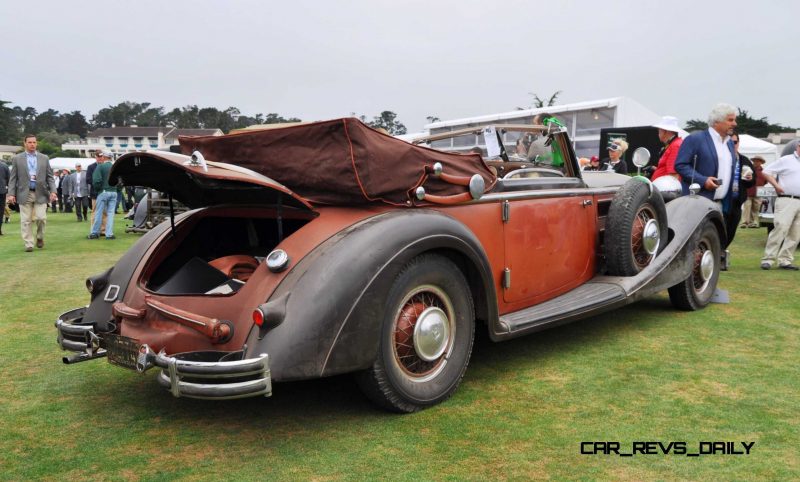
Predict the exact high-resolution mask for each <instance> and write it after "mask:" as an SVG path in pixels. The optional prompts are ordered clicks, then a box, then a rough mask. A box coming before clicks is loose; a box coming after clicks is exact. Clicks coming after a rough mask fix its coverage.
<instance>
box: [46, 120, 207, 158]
mask: <svg viewBox="0 0 800 482" xmlns="http://www.w3.org/2000/svg"><path fill="white" fill-rule="evenodd" d="M221 135H222V131H221V130H220V129H178V128H175V127H103V128H100V129H95V130H93V131H92V132H90V133H88V134H87V135H86V139H85V140H84V139H81V140H77V141H68V142H66V143H64V144H62V145H61V150H62V151H66V150H70V151H78V152H80V154H81V155H82V156H85V157H92V156H93V155H94V152H95V151H97V150H101V149H108V150H110V151H111V152H113V153H114V154H115V157H116V156H119V155H122V154H125V153H127V152H133V151H144V150H147V149H162V150H169V148H170V146H175V145H178V136H221Z"/></svg>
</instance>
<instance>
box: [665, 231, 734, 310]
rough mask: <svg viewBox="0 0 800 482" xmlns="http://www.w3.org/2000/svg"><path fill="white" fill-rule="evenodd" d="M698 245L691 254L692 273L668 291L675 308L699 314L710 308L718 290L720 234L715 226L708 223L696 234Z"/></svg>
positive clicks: (720, 249) (720, 250)
mask: <svg viewBox="0 0 800 482" xmlns="http://www.w3.org/2000/svg"><path fill="white" fill-rule="evenodd" d="M696 239H697V241H696V244H695V246H694V248H693V249H692V251H691V252H690V253H689V254H690V255H691V260H692V271H691V273H689V276H688V277H687V278H686V279H685V280H683V281H681V282H680V283H678V284H676V285H674V286H671V287H670V288H669V299H670V301H672V304H673V305H675V307H676V308H680V309H682V310H688V311H693V310H699V309H700V308H703V307H704V306H706V305H708V303H709V302H710V301H711V297H712V296H713V294H714V291H715V290H716V288H717V281H718V280H719V271H720V254H721V252H722V247H721V245H720V240H719V233H718V232H717V230H716V228H715V227H714V226H713V225H712V223H710V222H707V223H706V224H705V225H704V226H702V227H701V228H700V230H699V232H698V233H697V238H696Z"/></svg>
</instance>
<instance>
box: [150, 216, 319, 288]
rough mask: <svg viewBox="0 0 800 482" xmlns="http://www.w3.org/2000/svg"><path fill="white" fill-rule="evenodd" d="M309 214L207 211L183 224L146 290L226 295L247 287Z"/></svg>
mask: <svg viewBox="0 0 800 482" xmlns="http://www.w3.org/2000/svg"><path fill="white" fill-rule="evenodd" d="M309 221H310V220H309V219H291V218H290V219H286V218H284V219H282V221H281V222H280V225H281V226H280V229H279V226H278V224H279V222H278V220H277V219H274V218H271V217H263V218H260V217H253V216H241V217H235V216H222V215H220V216H205V217H202V218H201V219H199V220H198V221H197V222H195V223H192V224H191V225H189V226H181V227H180V228H179V229H178V233H177V236H176V238H175V239H172V240H168V241H167V242H165V243H164V245H163V246H160V247H159V250H164V251H167V250H171V252H170V253H169V254H166V255H164V254H161V255H159V254H158V253H157V254H156V256H155V258H156V259H162V261H161V262H160V263H158V265H157V266H152V267H149V268H148V269H147V272H146V273H145V280H146V283H145V286H146V287H147V289H149V290H151V291H154V292H156V293H160V294H170V295H172V294H185V295H192V294H195V295H196V294H212V293H216V294H228V293H231V292H235V291H237V290H238V289H239V288H240V287H241V286H243V285H244V284H245V283H246V282H247V279H248V278H249V275H250V274H251V273H252V272H253V271H254V270H255V266H257V264H259V263H261V262H263V260H264V258H265V257H266V256H267V255H268V254H269V253H270V251H272V250H273V249H274V248H275V246H277V245H278V243H279V231H282V236H283V238H284V239H285V238H287V237H289V236H291V235H292V233H294V232H295V231H297V230H298V229H300V228H301V227H302V226H303V225H305V224H306V223H308V222H309Z"/></svg>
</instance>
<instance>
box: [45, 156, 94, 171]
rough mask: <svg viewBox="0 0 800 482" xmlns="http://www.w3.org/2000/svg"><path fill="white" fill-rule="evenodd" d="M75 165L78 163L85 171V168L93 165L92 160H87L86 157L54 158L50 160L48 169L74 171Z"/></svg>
mask: <svg viewBox="0 0 800 482" xmlns="http://www.w3.org/2000/svg"><path fill="white" fill-rule="evenodd" d="M77 163H80V165H81V167H82V168H83V170H84V171H85V170H86V168H87V167H89V164H94V159H89V158H88V157H54V158H52V159H50V167H52V168H53V170H54V171H56V170H59V169H67V170H68V171H74V170H75V164H77Z"/></svg>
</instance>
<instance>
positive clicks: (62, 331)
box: [56, 306, 106, 364]
mask: <svg viewBox="0 0 800 482" xmlns="http://www.w3.org/2000/svg"><path fill="white" fill-rule="evenodd" d="M87 308H88V306H83V307H81V308H75V309H74V310H70V311H67V312H65V313H62V314H61V316H59V317H58V319H57V320H56V330H58V338H57V339H56V341H57V342H58V346H60V347H61V349H62V350H66V351H72V352H75V354H73V355H70V356H65V357H63V358H62V359H61V360H62V361H63V362H64V363H66V364H71V363H78V362H82V361H87V360H94V359H95V358H102V357H104V356H106V350H105V349H104V348H101V347H100V337H98V336H97V334H96V333H95V332H94V326H93V325H81V324H77V323H80V322H81V321H83V316H84V314H86V309H87Z"/></svg>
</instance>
